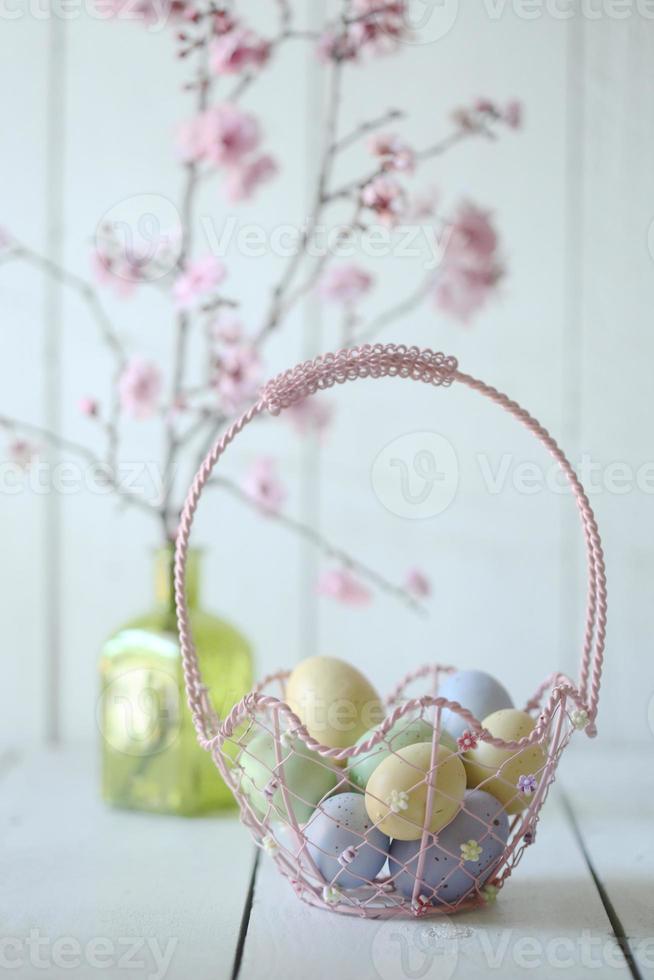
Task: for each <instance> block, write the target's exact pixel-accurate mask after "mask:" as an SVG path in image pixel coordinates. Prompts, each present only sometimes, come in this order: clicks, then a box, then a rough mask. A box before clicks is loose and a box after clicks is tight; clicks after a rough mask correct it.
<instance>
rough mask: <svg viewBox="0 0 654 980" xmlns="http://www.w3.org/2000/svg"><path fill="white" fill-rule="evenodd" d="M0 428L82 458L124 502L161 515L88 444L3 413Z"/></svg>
mask: <svg viewBox="0 0 654 980" xmlns="http://www.w3.org/2000/svg"><path fill="white" fill-rule="evenodd" d="M0 428H2V429H5V430H7V431H9V432H22V433H24V434H25V435H28V436H31V437H32V438H36V439H42V440H43V442H45V443H47V444H48V445H50V446H53V447H55V448H56V449H61V450H63V451H64V452H67V453H71V455H73V456H77V457H79V458H80V459H84V460H85V461H86V462H87V463H89V464H90V465H91V466H93V467H95V468H96V469H97V470H98V474H101V479H102V482H103V483H105V485H106V486H108V487H109V488H110V489H111V490H113V491H114V493H116V494H117V495H118V496H119V497H120V499H121V500H122V501H123V502H124V503H126V504H128V505H130V506H133V507H138V508H139V509H141V510H143V511H146V512H147V513H148V514H151V515H152V516H154V517H159V518H160V517H161V511H160V509H159V508H158V507H157V506H156V504H154V503H152V502H151V501H149V500H147V499H146V498H145V497H140V496H139V495H138V494H136V493H133V492H132V491H131V490H126V489H125V487H123V486H122V485H121V483H120V481H119V480H118V477H117V475H116V473H115V472H114V471H113V470H111V469H110V468H109V466H108V464H107V463H106V462H105V461H104V460H103V459H101V458H100V456H98V455H97V454H96V453H94V452H93V450H92V449H89V448H88V446H84V445H83V444H82V443H79V442H74V441H73V440H72V439H67V438H65V437H64V436H60V435H58V434H57V433H56V432H52V431H51V430H50V429H47V428H45V427H44V426H40V425H33V424H32V423H31V422H23V421H22V420H20V419H15V418H9V417H8V416H5V415H0Z"/></svg>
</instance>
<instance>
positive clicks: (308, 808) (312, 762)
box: [239, 732, 336, 823]
mask: <svg viewBox="0 0 654 980" xmlns="http://www.w3.org/2000/svg"><path fill="white" fill-rule="evenodd" d="M282 759H283V760H284V762H283V766H282V769H283V781H282V778H281V776H282V772H281V770H280V769H277V768H276V766H277V758H276V755H275V741H274V739H273V737H272V735H268V734H267V732H262V733H261V734H259V735H257V736H255V738H253V739H252V741H251V742H248V743H247V745H246V746H245V747H244V749H243V752H242V753H241V756H240V759H239V762H240V765H241V768H242V770H243V772H242V775H241V790H242V792H243V793H244V794H245V795H246V796H247V798H248V800H249V801H250V803H251V804H252V806H253V808H254V810H255V811H256V813H257V815H258V816H260V817H264V816H265V815H266V813H269V814H270V816H272V817H273V818H278V819H280V820H287V819H288V811H287V809H286V804H285V802H284V794H283V790H282V785H281V784H282V782H283V784H284V786H285V787H286V795H287V797H288V805H289V808H290V810H291V811H292V813H293V815H294V817H295V819H296V820H297V822H298V823H305V822H306V821H307V820H308V819H309V817H310V816H311V814H312V813H313V811H314V808H315V806H316V804H317V803H319V802H320V800H321V799H322V798H323V796H326V795H327V793H329V792H331V790H332V789H333V788H334V786H335V785H336V774H335V773H334V772H333V771H332V770H331V769H329V768H328V762H327V760H326V759H322V758H321V757H320V756H319V755H318V754H317V753H316V752H312V751H311V750H310V749H308V748H307V747H306V745H305V744H304V742H302V741H301V740H300V739H294V740H293V743H292V747H288V746H283V747H282ZM273 780H275V781H276V782H277V783H278V784H279V785H278V786H277V787H275V786H271V781H273ZM266 787H268V788H269V794H270V795H269V796H267V795H266V792H265V791H266Z"/></svg>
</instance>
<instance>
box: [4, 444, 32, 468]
mask: <svg viewBox="0 0 654 980" xmlns="http://www.w3.org/2000/svg"><path fill="white" fill-rule="evenodd" d="M38 451H39V450H38V447H37V446H35V445H34V444H33V443H31V442H28V441H27V439H14V441H13V442H11V443H10V444H9V459H10V460H11V461H12V463H15V464H16V466H20V468H21V469H23V470H28V469H29V468H30V466H31V465H32V463H33V462H34V458H35V456H37V454H38Z"/></svg>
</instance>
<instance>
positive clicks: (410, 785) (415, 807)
mask: <svg viewBox="0 0 654 980" xmlns="http://www.w3.org/2000/svg"><path fill="white" fill-rule="evenodd" d="M436 761H437V768H436V769H435V771H434V773H433V774H432V784H433V785H434V792H433V800H432V811H431V817H430V820H429V830H430V831H431V832H432V833H434V834H435V833H437V831H439V830H440V829H441V827H444V826H445V825H446V824H448V823H449V822H450V820H452V819H453V818H454V817H455V816H456V814H457V812H458V810H459V807H460V805H461V800H462V799H463V794H464V793H465V788H466V774H465V769H464V768H463V763H462V762H461V760H460V759H459V757H458V756H457V755H455V754H454V753H453V752H451V751H450V750H449V749H448V748H446V747H445V746H444V745H439V747H438V755H437V760H436ZM430 766H431V745H430V744H429V743H428V742H421V743H419V744H417V745H408V746H407V747H406V748H404V749H400V750H399V752H397V753H396V754H391V755H389V756H387V758H386V759H384V760H383V762H380V764H379V765H378V766H377V768H376V769H375V771H374V772H373V774H372V776H371V777H370V779H369V780H368V785H367V787H366V810H367V811H368V816H369V817H370V819H371V820H372V822H373V823H374V824H375V825H376V826H377V827H379V829H380V830H381V831H382V832H383V833H384V834H387V835H388V836H389V837H397V838H399V840H417V839H418V838H419V837H420V836H421V835H422V828H423V824H424V823H425V819H426V804H427V790H428V786H427V781H426V780H427V773H428V772H429V770H430Z"/></svg>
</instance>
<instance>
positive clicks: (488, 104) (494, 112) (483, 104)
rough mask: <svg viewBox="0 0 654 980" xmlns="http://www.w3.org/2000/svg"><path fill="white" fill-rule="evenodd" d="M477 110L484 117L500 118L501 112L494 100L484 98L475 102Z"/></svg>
mask: <svg viewBox="0 0 654 980" xmlns="http://www.w3.org/2000/svg"><path fill="white" fill-rule="evenodd" d="M475 109H476V110H477V112H482V113H484V115H489V116H499V110H498V108H497V106H496V105H495V103H494V102H493V100H492V99H489V98H487V97H486V96H482V97H481V98H479V99H477V101H476V102H475Z"/></svg>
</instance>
